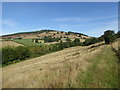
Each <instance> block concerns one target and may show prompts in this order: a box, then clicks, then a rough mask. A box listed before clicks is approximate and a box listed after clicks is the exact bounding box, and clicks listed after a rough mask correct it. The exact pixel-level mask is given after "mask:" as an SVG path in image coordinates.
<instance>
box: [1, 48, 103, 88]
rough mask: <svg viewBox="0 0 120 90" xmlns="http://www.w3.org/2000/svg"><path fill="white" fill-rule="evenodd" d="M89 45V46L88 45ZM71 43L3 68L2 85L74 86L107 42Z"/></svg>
mask: <svg viewBox="0 0 120 90" xmlns="http://www.w3.org/2000/svg"><path fill="white" fill-rule="evenodd" d="M89 47H90V46H89ZM89 47H80V46H78V47H72V48H67V49H64V50H62V51H58V52H55V53H52V54H47V55H44V56H41V57H37V58H34V59H30V60H27V61H23V62H20V63H17V64H13V65H9V66H7V67H4V68H3V88H41V87H42V88H48V87H51V88H53V87H71V86H72V85H74V84H76V83H77V82H76V80H75V77H76V75H77V73H78V72H85V70H86V69H87V67H88V66H89V65H91V61H90V60H91V58H93V57H95V56H96V54H97V53H99V52H100V51H101V49H102V48H103V47H104V46H100V47H95V48H91V49H88V48H89Z"/></svg>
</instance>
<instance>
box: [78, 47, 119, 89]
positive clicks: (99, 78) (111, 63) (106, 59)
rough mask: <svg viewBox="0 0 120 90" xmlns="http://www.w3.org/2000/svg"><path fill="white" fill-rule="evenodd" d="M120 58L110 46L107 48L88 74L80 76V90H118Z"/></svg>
mask: <svg viewBox="0 0 120 90" xmlns="http://www.w3.org/2000/svg"><path fill="white" fill-rule="evenodd" d="M117 62H118V57H117V56H116V54H115V53H114V52H113V51H112V49H111V47H110V46H105V48H104V49H103V50H102V52H101V53H99V54H98V55H97V56H96V57H95V58H94V59H93V60H92V65H91V66H90V67H89V68H88V70H87V71H86V72H84V73H83V74H79V75H78V87H80V88H117V87H118V63H117Z"/></svg>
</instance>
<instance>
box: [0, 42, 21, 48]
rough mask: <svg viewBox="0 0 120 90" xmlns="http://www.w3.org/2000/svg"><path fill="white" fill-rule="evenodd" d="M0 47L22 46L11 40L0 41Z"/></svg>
mask: <svg viewBox="0 0 120 90" xmlns="http://www.w3.org/2000/svg"><path fill="white" fill-rule="evenodd" d="M0 43H1V44H0V48H2V47H6V46H23V45H22V44H19V43H16V42H13V41H0Z"/></svg>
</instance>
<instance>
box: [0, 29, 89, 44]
mask: <svg viewBox="0 0 120 90" xmlns="http://www.w3.org/2000/svg"><path fill="white" fill-rule="evenodd" d="M1 38H2V41H6V40H12V41H14V42H17V43H20V44H23V45H26V43H27V45H28V43H29V45H30V44H32V45H35V43H36V44H38V43H42V44H54V43H59V42H67V41H74V40H75V39H79V40H80V42H84V41H85V40H86V39H88V38H90V37H89V36H88V35H85V34H83V33H77V32H71V31H69V32H64V31H57V30H39V31H32V32H20V33H14V34H8V35H2V36H1ZM7 42H8V41H7ZM4 46H6V45H4Z"/></svg>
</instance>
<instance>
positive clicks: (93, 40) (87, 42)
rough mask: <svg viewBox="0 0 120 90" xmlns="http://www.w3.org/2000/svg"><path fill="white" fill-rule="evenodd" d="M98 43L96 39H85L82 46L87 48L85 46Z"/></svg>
mask: <svg viewBox="0 0 120 90" xmlns="http://www.w3.org/2000/svg"><path fill="white" fill-rule="evenodd" d="M97 42H98V38H95V37H93V38H89V39H86V40H85V42H84V44H85V45H86V46H87V45H91V44H95V43H97Z"/></svg>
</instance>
